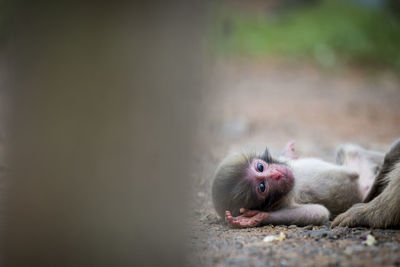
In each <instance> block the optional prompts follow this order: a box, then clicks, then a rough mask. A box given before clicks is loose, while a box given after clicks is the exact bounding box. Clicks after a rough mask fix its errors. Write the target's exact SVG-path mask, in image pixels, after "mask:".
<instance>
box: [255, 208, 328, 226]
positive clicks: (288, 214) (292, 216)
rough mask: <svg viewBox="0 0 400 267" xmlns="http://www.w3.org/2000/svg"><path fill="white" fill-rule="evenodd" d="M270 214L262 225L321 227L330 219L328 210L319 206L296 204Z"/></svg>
mask: <svg viewBox="0 0 400 267" xmlns="http://www.w3.org/2000/svg"><path fill="white" fill-rule="evenodd" d="M268 214H269V216H267V217H266V218H264V220H263V221H262V224H275V225H277V224H284V225H289V224H295V225H309V224H312V225H321V224H323V223H325V222H326V221H328V219H329V211H328V209H327V208H325V207H324V206H322V205H318V204H304V205H299V204H294V205H292V206H290V207H288V208H284V209H281V210H277V211H273V212H269V213H268Z"/></svg>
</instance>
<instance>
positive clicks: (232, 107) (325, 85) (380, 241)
mask: <svg viewBox="0 0 400 267" xmlns="http://www.w3.org/2000/svg"><path fill="white" fill-rule="evenodd" d="M209 73H210V75H209V77H208V84H207V86H206V87H208V88H210V89H209V90H207V91H206V97H205V98H204V101H203V102H204V103H203V105H204V107H205V110H206V113H205V114H204V115H203V116H202V118H204V120H203V122H202V125H201V128H202V131H201V132H200V133H199V135H200V136H201V138H202V140H203V141H205V142H207V143H208V144H209V146H204V147H202V149H200V151H199V156H198V159H197V160H198V162H199V166H200V167H199V171H198V173H196V174H195V175H194V180H195V182H194V190H195V195H196V200H195V203H194V204H195V210H194V216H193V223H192V228H191V233H190V243H191V246H190V253H189V259H188V261H189V265H195V266H210V265H211V266H215V265H217V266H225V265H239V266H266V265H267V266H268V265H271V266H281V265H282V266H286V265H288V266H325V265H329V266H378V265H381V266H397V265H400V230H392V229H391V230H380V229H367V228H340V227H337V228H334V229H330V225H329V223H328V224H327V225H324V226H307V227H296V226H264V227H259V228H251V229H232V228H230V227H228V226H227V225H226V224H225V223H224V222H223V221H222V220H221V219H220V218H218V216H217V215H216V213H215V211H214V210H213V207H212V203H211V194H210V191H211V183H212V176H213V172H214V171H215V168H216V166H217V164H218V163H219V161H220V160H221V159H222V158H223V157H224V156H225V155H226V154H227V153H229V152H232V151H238V150H239V151H240V150H243V149H245V150H248V149H250V150H262V149H263V148H264V147H265V146H266V145H268V147H269V148H270V150H272V152H273V153H278V152H279V151H280V150H281V148H283V146H284V145H285V143H286V142H287V141H289V140H294V141H295V142H296V150H297V153H298V154H299V155H300V156H316V157H322V158H324V159H326V160H329V161H333V160H334V151H335V147H336V146H338V145H339V144H341V143H344V142H354V143H357V144H360V145H362V146H364V147H366V148H370V149H377V150H382V151H384V150H385V149H386V148H387V147H388V145H389V144H390V143H391V142H392V141H393V140H394V139H395V138H396V137H398V136H400V80H399V79H398V78H396V76H395V75H394V74H390V73H386V72H380V73H379V74H376V73H371V72H365V71H358V70H354V69H340V70H321V69H318V68H315V67H313V66H311V65H308V64H302V63H293V62H292V63H290V64H288V63H280V62H269V63H266V62H265V61H262V60H260V61H259V62H251V61H247V60H224V61H219V62H218V63H215V64H213V67H212V68H210V70H209ZM280 232H283V233H284V234H285V237H286V238H285V239H284V240H282V241H274V242H270V243H266V242H263V238H264V237H265V236H267V235H278V234H280ZM368 234H372V235H373V236H374V237H375V238H376V240H377V243H376V244H375V245H371V246H368V245H365V244H363V241H365V240H366V237H367V235H368Z"/></svg>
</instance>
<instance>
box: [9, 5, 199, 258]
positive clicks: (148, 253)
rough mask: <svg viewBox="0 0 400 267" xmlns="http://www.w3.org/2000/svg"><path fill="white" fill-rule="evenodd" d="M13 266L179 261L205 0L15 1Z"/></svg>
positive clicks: (11, 158)
mask: <svg viewBox="0 0 400 267" xmlns="http://www.w3.org/2000/svg"><path fill="white" fill-rule="evenodd" d="M15 11H16V15H17V16H16V21H15V22H16V24H15V28H14V32H13V36H14V37H13V40H12V42H11V43H10V49H11V53H10V62H11V67H10V72H11V78H10V86H11V90H10V93H11V94H10V95H11V100H12V109H11V114H12V116H11V118H10V125H9V127H10V128H9V130H10V136H11V140H10V145H9V147H8V156H9V161H10V167H9V169H10V175H9V176H8V178H9V179H7V192H6V204H5V208H6V214H5V228H4V229H5V250H4V256H5V257H4V260H5V265H3V266H142V265H154V264H156V265H157V264H158V265H162V266H178V265H181V264H182V263H184V257H183V256H184V255H183V253H184V242H183V241H184V226H185V216H184V214H185V213H184V211H185V210H184V208H185V203H187V202H186V200H187V199H186V197H187V188H188V187H187V185H188V183H190V180H189V177H188V174H189V173H190V171H191V170H190V167H191V166H193V162H192V160H191V156H192V152H193V143H194V142H195V140H194V135H195V133H196V116H198V107H199V105H198V104H197V101H198V99H199V97H200V96H201V93H200V86H201V80H200V77H201V74H200V70H201V64H202V55H201V52H202V50H201V43H202V36H201V33H202V31H203V29H202V27H203V26H202V23H203V19H204V16H203V15H204V12H205V2H204V1H160V3H156V2H154V1H143V3H134V4H132V3H131V4H129V5H126V4H125V5H122V4H121V5H117V4H113V5H110V4H108V5H104V4H100V3H97V4H96V2H93V3H92V4H91V5H90V4H87V5H86V4H79V5H73V4H71V3H69V2H68V3H67V2H63V1H54V2H50V1H49V4H48V5H39V4H37V3H34V1H33V2H31V3H29V2H27V3H25V4H20V5H16V8H15Z"/></svg>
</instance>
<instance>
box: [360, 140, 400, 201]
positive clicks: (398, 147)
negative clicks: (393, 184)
mask: <svg viewBox="0 0 400 267" xmlns="http://www.w3.org/2000/svg"><path fill="white" fill-rule="evenodd" d="M398 161H400V138H399V139H397V140H396V141H394V142H393V143H392V145H391V146H390V148H389V151H388V152H387V153H386V155H385V158H384V161H383V165H382V167H381V169H380V171H379V173H378V175H377V176H376V178H375V181H374V184H373V185H372V188H371V190H370V191H369V194H368V195H367V197H366V198H365V200H364V202H365V203H367V202H369V201H371V200H372V199H373V198H375V197H376V196H377V195H379V194H380V193H381V192H382V191H383V190H384V189H385V187H386V186H387V184H388V182H389V180H388V179H385V177H386V176H387V174H388V173H389V172H390V171H391V170H392V169H393V165H394V164H395V163H396V162H398Z"/></svg>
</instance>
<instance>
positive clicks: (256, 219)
mask: <svg viewBox="0 0 400 267" xmlns="http://www.w3.org/2000/svg"><path fill="white" fill-rule="evenodd" d="M240 213H241V214H242V215H240V216H237V217H233V216H232V214H231V212H230V211H228V210H227V211H225V221H226V222H227V223H228V224H229V225H230V226H232V227H237V228H246V227H256V226H260V224H261V223H262V221H263V220H265V219H266V218H267V217H268V216H269V215H268V213H266V212H264V211H260V210H246V209H243V208H242V209H240Z"/></svg>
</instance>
